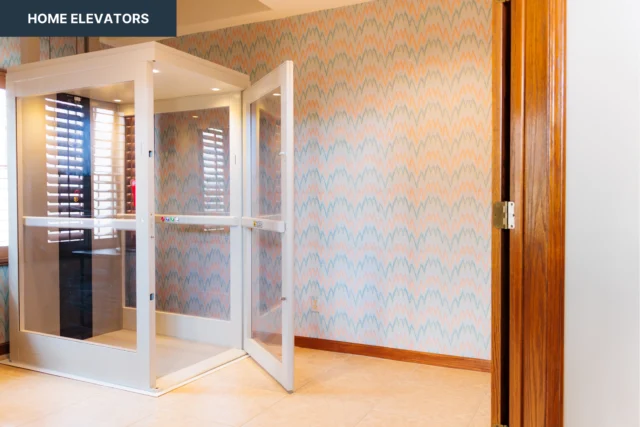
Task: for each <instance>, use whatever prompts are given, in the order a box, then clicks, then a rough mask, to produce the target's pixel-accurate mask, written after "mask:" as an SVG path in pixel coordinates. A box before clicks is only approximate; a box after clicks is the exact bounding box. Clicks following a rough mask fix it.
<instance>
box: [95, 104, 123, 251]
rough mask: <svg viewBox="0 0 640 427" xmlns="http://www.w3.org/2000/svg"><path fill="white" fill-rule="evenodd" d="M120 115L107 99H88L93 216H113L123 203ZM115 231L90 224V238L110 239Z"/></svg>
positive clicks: (102, 217) (119, 210)
mask: <svg viewBox="0 0 640 427" xmlns="http://www.w3.org/2000/svg"><path fill="white" fill-rule="evenodd" d="M124 130H125V127H124V115H123V114H122V113H119V112H118V111H117V107H115V106H114V105H111V104H108V103H102V102H95V101H92V107H91V133H92V138H91V151H92V153H91V154H92V155H91V162H92V180H93V182H92V184H93V192H92V194H93V217H94V218H99V219H104V218H115V217H116V215H117V214H118V213H119V212H123V209H122V207H123V204H124V174H125V166H124V157H125V151H124V147H125V145H124V140H125V136H124ZM115 237H117V231H116V230H115V229H113V228H110V227H102V228H94V230H93V238H94V239H113V238H115Z"/></svg>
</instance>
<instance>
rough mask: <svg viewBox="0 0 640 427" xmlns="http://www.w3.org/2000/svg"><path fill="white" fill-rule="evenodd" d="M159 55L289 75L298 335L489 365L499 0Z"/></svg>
mask: <svg viewBox="0 0 640 427" xmlns="http://www.w3.org/2000/svg"><path fill="white" fill-rule="evenodd" d="M11 43H12V42H11V41H6V40H0V55H2V58H3V59H4V60H5V62H6V61H7V59H6V58H7V55H6V52H7V51H8V50H7V49H9V48H7V45H9V46H10V45H11ZM165 43H166V44H167V45H169V46H173V47H176V48H178V49H181V50H183V51H186V52H189V53H191V54H194V55H197V56H200V57H202V58H206V59H208V60H211V61H213V62H217V63H220V64H222V65H225V66H227V67H230V68H233V69H236V70H239V71H242V72H245V73H247V74H249V75H250V77H251V79H252V81H256V80H257V79H259V78H260V77H262V76H264V75H265V74H266V73H267V72H268V71H270V70H272V69H273V68H275V67H276V66H278V65H279V64H280V63H281V62H282V61H284V60H287V59H291V60H293V61H294V63H295V93H296V101H295V120H296V122H295V139H296V154H295V155H296V174H295V191H296V194H295V197H296V206H295V209H296V228H295V243H296V250H295V267H294V268H295V272H294V280H295V284H294V285H295V298H296V320H295V322H296V334H297V335H305V336H310V337H320V338H326V339H333V340H340V341H348V342H356V343H363V344H373V345H380V346H387V347H393V348H401V349H411V350H417V351H426V352H434V353H443V354H450V355H459V356H469V357H477V358H482V359H489V358H490V330H491V321H490V307H491V301H490V294H491V292H490V275H491V274H490V273H491V272H490V221H489V217H490V183H491V159H490V155H491V143H490V136H491V125H490V111H491V1H490V0H386V1H385V0H380V1H375V2H371V3H366V4H362V5H357V6H351V7H345V8H340V9H334V10H330V11H322V12H316V13H312V14H307V15H302V16H298V17H293V18H287V19H282V20H277V21H270V22H264V23H257V24H251V25H244V26H239V27H234V28H229V29H225V30H219V31H215V32H210V33H202V34H195V35H190V36H184V37H180V38H177V39H170V40H167V41H165ZM59 51H61V52H65V49H61V50H59ZM14 56H15V55H14ZM14 56H11V55H9V56H8V58H9V61H15V59H12V58H13V57H14ZM1 281H2V276H1V275H0V283H1ZM0 289H1V288H0ZM313 300H316V301H317V307H315V308H314V305H313V304H312V301H313ZM1 314H2V313H1V312H0V315H1ZM0 341H1V340H0Z"/></svg>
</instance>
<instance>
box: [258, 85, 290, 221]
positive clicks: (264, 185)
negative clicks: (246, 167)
mask: <svg viewBox="0 0 640 427" xmlns="http://www.w3.org/2000/svg"><path fill="white" fill-rule="evenodd" d="M280 111H281V109H280V89H276V90H275V91H273V92H271V93H269V94H267V95H265V96H263V97H262V98H260V99H259V100H257V101H256V102H254V103H252V104H251V126H252V134H253V135H252V138H251V141H252V144H253V147H251V152H252V153H253V154H254V158H253V159H252V163H253V168H252V169H253V171H254V173H253V175H252V182H251V194H252V203H251V215H252V216H253V217H262V218H270V219H276V220H279V219H280V214H281V208H280V203H281V199H282V196H281V184H280V176H281V159H280V155H279V153H280V147H281V136H280V124H281V120H280Z"/></svg>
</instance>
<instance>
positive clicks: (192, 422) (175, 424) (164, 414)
mask: <svg viewBox="0 0 640 427" xmlns="http://www.w3.org/2000/svg"><path fill="white" fill-rule="evenodd" d="M131 427H229V426H228V425H227V424H220V423H213V422H211V421H204V420H200V419H198V418H195V417H189V416H184V415H183V414H181V413H179V412H177V411H175V410H164V411H161V412H158V413H156V414H153V415H150V416H148V417H146V418H144V419H142V420H140V421H138V422H137V423H135V424H132V425H131Z"/></svg>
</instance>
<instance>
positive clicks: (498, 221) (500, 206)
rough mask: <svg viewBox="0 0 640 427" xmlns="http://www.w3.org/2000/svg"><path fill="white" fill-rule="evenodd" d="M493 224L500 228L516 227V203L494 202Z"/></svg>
mask: <svg viewBox="0 0 640 427" xmlns="http://www.w3.org/2000/svg"><path fill="white" fill-rule="evenodd" d="M493 226H494V227H495V228H498V229H500V230H512V229H514V228H516V204H515V203H513V202H496V203H494V204H493Z"/></svg>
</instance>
